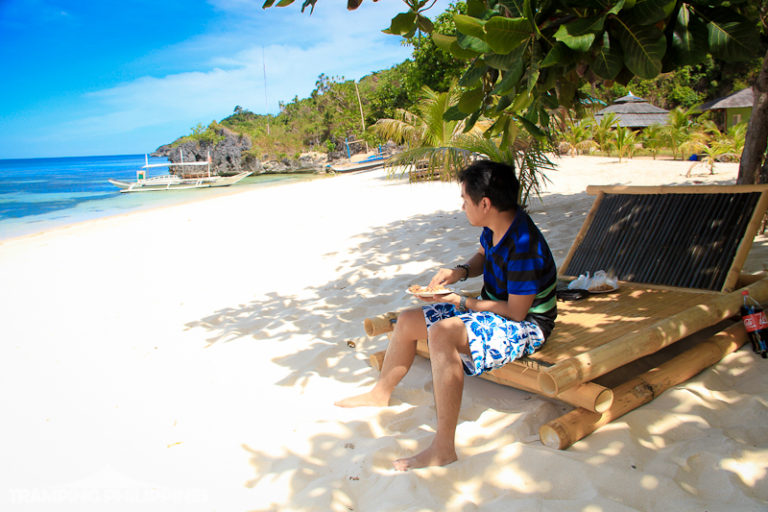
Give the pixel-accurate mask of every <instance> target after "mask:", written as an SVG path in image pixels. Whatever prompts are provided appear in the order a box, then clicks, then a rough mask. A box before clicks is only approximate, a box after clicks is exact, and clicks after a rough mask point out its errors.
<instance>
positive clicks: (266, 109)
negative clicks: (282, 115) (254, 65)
mask: <svg viewBox="0 0 768 512" xmlns="http://www.w3.org/2000/svg"><path fill="white" fill-rule="evenodd" d="M261 66H262V69H263V71H264V115H265V116H267V135H269V100H268V99H267V62H266V61H265V60H264V47H263V46H262V47H261Z"/></svg>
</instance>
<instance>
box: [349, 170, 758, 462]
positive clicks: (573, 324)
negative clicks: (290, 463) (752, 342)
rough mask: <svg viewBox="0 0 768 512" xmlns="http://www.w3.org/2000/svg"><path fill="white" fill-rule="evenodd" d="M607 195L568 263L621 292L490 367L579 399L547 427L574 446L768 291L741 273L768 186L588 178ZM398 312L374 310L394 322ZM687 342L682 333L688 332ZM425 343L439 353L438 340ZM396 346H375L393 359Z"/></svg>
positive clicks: (693, 364)
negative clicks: (522, 353) (633, 183)
mask: <svg viewBox="0 0 768 512" xmlns="http://www.w3.org/2000/svg"><path fill="white" fill-rule="evenodd" d="M587 193H588V194H590V195H595V196H596V199H595V201H594V203H593V205H592V208H591V210H590V211H589V213H588V215H587V217H586V219H585V221H584V224H583V226H582V228H581V230H580V231H579V233H578V234H577V236H576V239H575V241H574V242H573V245H572V246H571V248H570V250H569V252H568V255H567V256H566V258H565V260H564V262H563V264H562V265H561V268H560V272H559V279H560V280H561V281H562V283H565V282H567V281H569V280H572V279H574V278H575V277H576V276H578V275H579V274H582V273H585V272H587V271H590V272H594V271H597V270H606V271H608V272H609V273H612V274H613V275H615V276H617V277H618V278H619V289H618V290H617V291H616V292H614V293H609V294H601V295H590V296H589V297H587V298H586V299H584V300H579V301H573V302H562V301H558V318H557V321H556V324H555V329H554V331H553V333H552V335H551V336H550V338H549V339H548V340H547V343H546V344H545V345H544V347H543V348H542V349H541V350H539V351H538V352H536V353H535V354H533V355H531V356H529V357H526V358H524V359H520V360H517V361H514V362H512V363H509V364H507V365H505V366H504V367H502V368H498V369H496V370H494V371H491V372H487V373H486V374H483V375H482V377H484V378H486V379H488V380H491V381H494V382H497V383H500V384H504V385H508V386H512V387H515V388H518V389H522V390H525V391H530V392H534V393H538V394H542V395H545V396H550V397H555V398H557V399H559V400H561V401H563V402H566V403H569V404H571V405H573V406H574V407H575V408H574V409H573V410H572V411H570V412H568V413H566V414H565V415H563V416H561V417H560V418H557V419H555V420H552V421H550V422H548V423H546V424H544V425H542V426H541V428H540V429H539V436H540V439H541V442H542V443H543V444H545V445H547V446H550V447H552V448H559V449H565V448H568V447H569V446H571V445H572V444H573V443H575V442H576V441H578V440H580V439H582V438H584V437H585V436H587V435H589V434H590V433H592V432H594V431H595V430H597V429H598V428H600V427H601V426H603V425H605V424H606V423H608V422H610V421H612V420H614V419H616V418H618V417H619V416H621V415H623V414H625V413H627V412H629V411H631V410H633V409H635V408H637V407H639V406H641V405H643V404H645V403H648V402H650V401H651V400H653V398H655V397H656V396H658V395H659V394H660V393H661V392H663V391H664V390H665V389H668V388H669V387H671V386H674V385H676V384H679V383H681V382H684V381H685V380H688V379H689V378H691V377H693V376H694V375H696V374H697V373H699V372H700V371H702V370H703V369H705V368H707V367H709V366H712V365H713V364H715V363H717V362H718V361H719V360H720V359H722V358H723V357H724V356H725V355H726V354H728V353H730V352H733V351H735V350H736V349H738V348H739V347H740V346H741V345H743V344H744V342H745V341H746V331H745V330H744V327H743V326H742V324H741V321H740V319H737V318H734V317H736V316H737V315H738V313H739V307H740V305H741V303H742V300H743V299H742V295H741V290H742V289H746V290H749V293H750V295H752V296H753V297H754V298H756V299H757V300H758V301H760V302H763V301H766V300H768V277H766V276H765V275H764V274H763V275H754V276H750V275H745V274H741V272H740V271H741V268H742V266H743V264H744V261H745V259H746V257H747V253H748V252H749V249H750V247H751V246H752V240H753V238H754V236H755V234H756V233H757V231H758V228H759V225H760V222H761V220H762V219H763V216H764V215H765V214H766V209H767V208H768V185H754V186H744V185H742V186H739V185H734V186H685V187H676V186H675V187H671V186H661V187H588V188H587ZM396 318H397V313H387V314H385V315H381V316H379V317H374V318H369V319H366V320H365V322H364V326H365V330H366V332H367V333H368V335H369V336H374V335H377V334H383V333H385V332H390V331H392V329H393V323H394V322H395V321H396ZM681 340H683V341H682V342H680V343H678V342H679V341H681ZM417 352H418V353H419V354H420V355H422V356H425V357H429V351H428V348H427V343H426V340H419V342H418V344H417ZM383 357H384V352H379V353H377V354H373V355H372V356H371V364H372V366H374V367H376V368H378V369H381V363H382V361H383Z"/></svg>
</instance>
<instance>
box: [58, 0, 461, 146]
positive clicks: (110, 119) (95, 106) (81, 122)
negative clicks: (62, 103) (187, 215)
mask: <svg viewBox="0 0 768 512" xmlns="http://www.w3.org/2000/svg"><path fill="white" fill-rule="evenodd" d="M212 3H213V5H214V6H215V8H216V9H218V10H219V11H221V12H223V13H224V14H223V15H222V21H221V23H219V24H218V25H216V24H214V26H215V29H214V30H212V31H210V32H208V33H204V34H201V35H199V36H196V37H194V38H191V39H189V40H187V41H183V42H180V43H179V44H176V45H173V46H170V47H167V48H164V49H158V50H157V51H155V52H153V54H152V55H150V56H147V57H145V58H144V59H143V61H144V64H146V65H147V68H148V69H152V63H153V62H155V63H159V62H173V63H175V66H176V69H181V70H183V71H181V72H176V73H170V74H166V75H164V76H152V75H151V74H147V75H145V76H141V77H139V78H137V79H134V80H131V81H127V82H125V83H122V84H120V85H117V86H114V87H110V88H106V89H101V90H96V91H93V92H90V93H87V94H85V95H83V96H82V97H81V102H80V104H79V105H78V106H77V110H76V112H77V115H72V116H70V117H69V118H68V120H67V121H65V122H63V123H61V124H59V125H58V126H51V127H50V131H49V134H50V137H53V138H55V137H59V138H61V139H64V138H66V139H68V140H80V139H87V138H89V137H91V138H93V139H94V140H97V139H98V140H107V139H109V138H110V137H111V138H113V139H114V138H118V137H120V136H125V137H126V138H128V137H129V136H135V134H136V133H138V132H142V130H143V131H144V133H143V137H144V138H145V140H144V141H143V142H142V144H143V145H142V147H145V146H146V145H147V144H148V142H147V140H146V139H147V137H149V136H150V135H149V134H150V133H151V132H152V130H153V129H154V130H155V133H159V132H158V130H159V129H160V127H164V130H165V131H164V132H162V133H163V135H155V137H167V138H168V139H167V140H163V139H160V140H156V141H155V142H154V143H153V144H154V145H155V146H157V145H160V144H163V143H166V142H170V140H173V139H174V138H175V137H178V136H181V135H184V134H186V133H188V131H189V129H190V128H191V127H192V126H194V125H196V124H197V123H199V122H202V123H204V124H207V123H209V122H210V121H212V120H214V119H217V120H219V119H221V118H223V117H226V116H227V115H229V114H230V113H231V112H232V110H233V108H234V107H235V105H240V106H242V107H244V108H248V109H249V110H252V111H254V112H259V113H263V112H265V92H264V69H263V66H264V63H265V62H266V81H267V84H266V87H267V97H268V105H269V106H268V108H267V109H266V110H267V111H268V112H270V113H277V112H278V102H279V101H284V102H287V101H290V100H291V99H292V98H293V97H294V96H298V97H300V98H303V97H306V96H308V95H309V93H310V92H311V91H312V89H313V88H314V84H315V81H316V79H317V76H318V75H319V74H320V73H325V74H326V75H329V76H341V75H343V76H345V77H346V78H347V79H359V78H360V77H361V76H363V75H365V74H368V73H370V72H372V71H377V70H380V69H383V68H386V67H389V66H391V65H393V64H395V63H397V62H400V61H402V60H404V59H405V58H407V56H408V55H409V53H410V51H409V49H408V48H405V47H403V46H401V44H400V39H399V38H397V37H395V36H390V35H385V34H382V33H381V32H380V31H381V29H382V28H384V27H385V26H387V25H388V23H389V19H390V18H391V17H392V16H394V15H395V14H396V13H397V12H399V11H401V10H403V8H404V5H403V4H402V3H400V2H399V1H395V0H381V1H379V2H378V3H373V2H371V1H370V0H366V1H365V2H364V3H363V6H362V7H361V8H360V9H359V10H357V11H354V12H348V11H347V10H346V8H345V3H343V2H340V1H338V0H321V1H320V2H319V3H318V6H317V8H316V9H315V13H314V14H313V15H312V16H309V14H308V12H305V13H304V14H301V13H300V12H299V10H300V9H299V7H300V5H301V0H298V1H297V2H296V3H295V5H294V6H291V7H289V8H271V9H267V10H266V11H265V10H262V9H261V4H262V3H263V2H262V1H260V0H256V1H254V0H215V1H212ZM440 3H442V4H444V6H443V7H440V6H439V5H438V6H437V7H436V8H435V9H434V10H433V11H432V13H434V14H437V13H439V12H441V11H442V10H443V9H444V8H445V7H447V4H448V1H447V0H441V2H440ZM254 5H257V7H258V8H254ZM434 14H433V15H434ZM262 55H263V56H264V59H263V58H262ZM157 68H160V66H158V67H157ZM73 111H74V109H73ZM169 127H172V128H169ZM179 127H183V128H182V131H181V132H176V133H173V134H172V135H170V133H171V132H169V131H168V130H169V129H179ZM57 133H58V134H60V135H57ZM134 147H135V146H134Z"/></svg>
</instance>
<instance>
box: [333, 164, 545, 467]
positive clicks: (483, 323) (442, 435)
mask: <svg viewBox="0 0 768 512" xmlns="http://www.w3.org/2000/svg"><path fill="white" fill-rule="evenodd" d="M459 182H460V183H461V198H462V200H463V204H462V209H463V210H464V213H465V214H466V216H467V219H468V220H469V222H470V224H472V225H473V226H482V227H483V231H482V234H481V236H480V248H479V249H478V251H477V253H476V254H475V255H474V256H472V257H471V258H470V259H469V260H468V261H467V263H466V264H462V265H457V266H456V268H453V269H448V268H443V269H440V270H439V271H438V272H437V274H436V275H435V277H433V278H432V281H431V282H430V284H429V287H430V288H433V287H442V286H444V285H449V284H453V283H456V282H457V281H459V280H462V281H463V280H466V279H467V278H468V277H474V276H479V275H481V274H482V275H483V290H482V293H481V295H480V297H478V298H471V297H465V296H460V295H458V294H456V293H448V294H444V295H437V296H433V297H420V298H421V299H422V300H424V301H425V302H428V303H429V304H427V305H425V306H422V307H418V308H413V309H408V310H406V311H404V312H402V313H401V314H400V315H399V317H398V319H397V323H396V325H395V330H394V333H393V335H392V339H391V342H390V344H389V347H388V348H387V352H386V356H385V358H384V363H383V365H382V368H381V375H380V376H379V380H378V381H377V382H376V385H375V386H374V387H373V389H371V390H370V391H369V392H367V393H364V394H362V395H357V396H353V397H350V398H347V399H344V400H341V401H339V402H336V405H338V406H341V407H359V406H386V405H389V399H390V396H391V395H392V391H393V390H394V388H395V386H397V384H398V383H399V382H400V380H402V378H403V377H404V376H405V374H406V373H407V372H408V370H409V368H410V367H411V364H412V363H413V360H414V358H415V356H416V340H418V339H427V340H428V343H429V354H430V360H431V364H432V381H433V384H434V386H433V387H434V395H435V407H436V410H437V432H436V434H435V437H434V439H433V440H432V444H431V445H430V446H429V447H428V448H427V449H426V450H424V451H422V452H420V453H418V454H416V455H414V456H412V457H409V458H405V459H398V460H396V461H395V462H394V466H395V468H396V469H398V470H401V471H406V470H408V469H413V468H419V467H425V466H443V465H446V464H450V463H451V462H453V461H455V460H456V459H457V456H456V449H455V446H454V438H455V433H456V424H457V422H458V417H459V409H460V407H461V395H462V389H463V386H464V374H465V373H466V374H467V375H479V374H480V373H482V372H484V371H487V370H492V369H493V368H498V367H500V366H502V365H504V364H506V363H508V362H510V361H512V360H514V359H517V358H520V357H523V356H526V355H530V354H532V353H533V352H534V351H536V350H537V349H538V348H539V347H541V346H542V344H543V343H544V341H545V340H546V338H547V336H549V333H550V332H551V331H552V328H553V327H554V321H555V317H556V316H557V306H556V298H555V285H556V282H557V271H556V269H555V262H554V260H553V258H552V254H551V252H550V250H549V246H548V245H547V242H546V241H545V240H544V237H543V236H542V234H541V232H540V231H539V230H538V228H537V227H536V226H535V225H534V223H533V221H532V220H531V218H530V217H529V216H528V215H527V214H526V213H525V211H523V209H522V208H519V207H518V205H517V195H518V190H519V187H520V184H519V182H518V180H517V178H516V177H515V171H514V168H513V167H510V166H508V165H505V164H500V163H496V162H491V161H487V160H484V161H480V162H476V163H474V164H472V165H470V166H469V167H467V168H466V169H464V170H463V171H461V172H460V173H459Z"/></svg>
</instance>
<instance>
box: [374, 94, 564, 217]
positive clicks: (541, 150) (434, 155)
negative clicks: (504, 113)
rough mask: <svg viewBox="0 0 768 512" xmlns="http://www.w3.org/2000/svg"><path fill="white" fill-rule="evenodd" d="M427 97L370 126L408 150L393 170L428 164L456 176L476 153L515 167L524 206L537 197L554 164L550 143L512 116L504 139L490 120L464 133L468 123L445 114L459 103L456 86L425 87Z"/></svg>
mask: <svg viewBox="0 0 768 512" xmlns="http://www.w3.org/2000/svg"><path fill="white" fill-rule="evenodd" d="M422 93H423V96H422V100H421V101H420V102H418V103H417V104H416V107H415V109H414V110H413V111H410V112H409V111H405V110H401V111H398V112H397V113H396V115H395V118H394V119H380V120H379V121H377V122H376V123H375V124H374V125H373V126H371V128H370V130H371V131H373V132H374V133H376V134H377V135H379V136H380V137H383V138H386V139H390V140H394V141H395V142H398V143H405V144H407V145H408V149H407V150H406V151H404V152H402V153H400V154H399V155H398V156H397V157H395V158H393V159H392V160H391V161H390V164H389V165H390V168H394V167H396V166H400V165H402V166H404V167H405V171H406V172H407V171H409V170H412V169H413V168H415V167H416V166H417V165H419V166H421V165H424V166H425V167H426V168H427V170H428V171H429V173H435V172H437V171H439V172H440V177H441V179H452V178H453V177H454V176H455V175H456V174H457V173H458V171H459V170H461V169H462V168H464V167H466V166H467V164H469V163H470V162H471V161H472V160H473V159H474V158H476V157H477V156H484V157H486V158H488V159H490V160H493V161H496V162H502V163H507V164H510V165H514V166H515V170H516V173H517V176H518V179H519V181H520V192H519V197H518V204H520V205H522V206H525V205H526V204H527V202H528V198H529V197H530V195H531V194H536V195H538V194H539V193H540V191H541V187H542V186H543V184H544V183H545V182H546V181H547V178H546V176H545V175H544V171H545V170H553V169H554V164H553V163H552V162H551V161H550V160H549V159H548V158H547V156H546V153H547V151H549V150H551V144H550V143H549V142H546V141H545V142H541V141H538V140H536V139H534V138H533V137H531V136H530V135H529V134H528V131H527V130H521V129H519V127H517V126H516V125H515V124H514V121H513V120H512V119H511V118H508V119H507V120H505V121H508V122H509V123H511V124H510V126H511V127H512V129H510V130H507V133H508V136H507V138H506V139H505V140H501V139H500V138H499V137H493V136H491V134H490V133H489V132H486V130H487V129H488V128H489V126H490V123H489V122H487V121H485V120H483V119H481V120H479V121H478V122H477V123H475V125H474V126H473V128H472V129H471V130H469V132H467V133H464V127H465V124H464V122H463V121H446V120H445V119H444V117H443V114H444V113H445V112H446V111H447V110H448V109H449V108H450V107H451V106H453V105H454V104H456V102H457V101H458V97H459V94H458V92H457V90H456V89H455V88H451V90H449V91H448V92H443V93H437V92H435V91H432V90H431V89H429V88H427V87H424V88H423V89H422Z"/></svg>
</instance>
